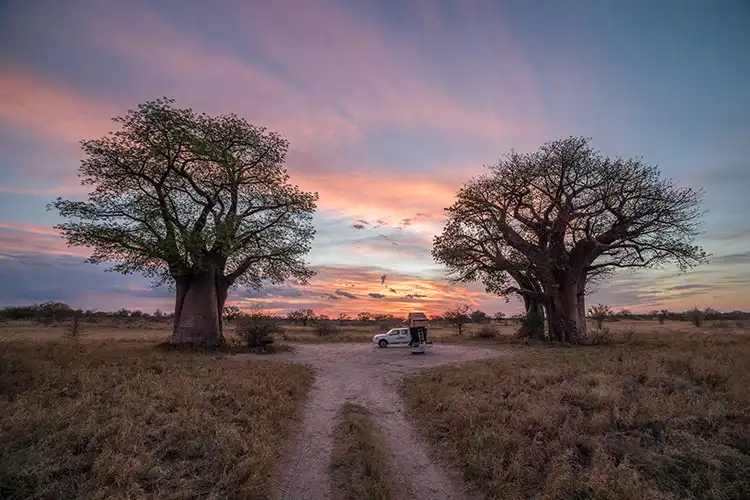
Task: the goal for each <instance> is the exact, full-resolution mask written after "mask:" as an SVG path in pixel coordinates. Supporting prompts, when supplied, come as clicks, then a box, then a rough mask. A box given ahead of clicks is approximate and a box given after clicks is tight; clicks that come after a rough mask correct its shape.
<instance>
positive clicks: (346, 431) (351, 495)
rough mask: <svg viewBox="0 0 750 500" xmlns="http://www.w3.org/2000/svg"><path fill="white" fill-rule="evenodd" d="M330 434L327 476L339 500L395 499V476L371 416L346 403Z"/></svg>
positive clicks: (363, 409) (360, 408) (354, 405)
mask: <svg viewBox="0 0 750 500" xmlns="http://www.w3.org/2000/svg"><path fill="white" fill-rule="evenodd" d="M338 418H339V422H338V424H337V425H336V429H335V431H334V439H335V442H334V450H333V454H332V456H331V477H332V481H333V486H334V491H335V492H336V493H335V494H336V498H338V499H340V500H390V499H392V498H396V490H397V486H396V485H395V483H394V479H393V478H394V477H395V474H394V473H393V468H392V467H393V466H392V464H391V462H390V461H389V459H388V456H387V453H386V451H385V449H384V448H383V446H382V440H381V439H379V438H378V431H377V427H376V425H375V423H374V422H373V416H372V414H371V413H370V412H369V411H368V410H367V409H366V408H365V407H363V406H360V405H358V404H354V403H351V402H347V403H345V404H344V406H343V407H342V409H341V411H340V413H339V416H338Z"/></svg>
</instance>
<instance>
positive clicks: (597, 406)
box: [0, 321, 750, 500]
mask: <svg viewBox="0 0 750 500" xmlns="http://www.w3.org/2000/svg"><path fill="white" fill-rule="evenodd" d="M514 329H515V325H514V324H512V323H510V324H508V325H499V326H498V336H497V337H496V339H495V340H494V342H499V343H503V344H513V345H515V347H514V348H513V352H514V357H513V358H512V359H511V360H508V359H504V360H503V361H493V362H476V363H470V364H468V365H462V366H460V367H459V366H454V367H451V366H448V367H441V368H437V369H432V370H430V371H427V372H424V373H422V374H419V375H415V376H413V377H410V379H409V384H408V386H406V387H405V388H404V389H403V396H404V398H405V400H406V402H407V405H408V407H409V411H411V412H413V413H414V414H418V415H419V417H420V419H421V420H422V421H425V422H427V423H428V425H425V426H424V427H422V429H423V430H424V431H425V432H426V437H427V438H428V440H430V441H432V442H433V444H434V446H435V449H436V451H437V452H438V453H439V454H441V455H442V456H444V457H445V458H446V459H447V460H449V461H452V462H453V463H454V464H455V465H456V466H457V467H458V468H459V469H460V470H461V472H462V473H463V476H464V478H465V479H466V480H467V481H468V482H469V483H471V484H472V485H474V486H475V487H476V488H477V489H478V490H480V491H482V492H484V493H485V494H487V495H488V496H489V497H490V498H493V497H494V498H544V499H569V498H602V499H612V500H619V499H623V500H624V499H630V498H649V499H657V500H658V499H683V498H685V499H693V498H695V499H698V498H700V499H704V498H705V499H715V500H727V499H740V498H750V328H748V327H747V326H746V325H742V324H737V323H727V322H717V323H707V324H706V325H704V326H703V327H701V328H696V327H694V326H692V325H690V324H688V323H684V322H676V321H675V322H671V321H668V322H667V323H665V324H663V325H660V324H658V323H657V322H655V321H654V322H650V321H620V322H616V323H609V324H607V329H608V330H609V331H608V332H607V333H604V334H599V333H596V334H594V335H593V336H592V337H593V339H594V342H595V343H597V344H598V345H590V346H582V347H565V346H559V345H555V344H547V343H533V342H520V341H517V340H514V339H513V338H512V332H513V330H514ZM480 330H481V327H478V326H477V325H469V326H468V328H467V331H466V333H465V335H464V336H462V337H458V336H456V335H455V333H454V331H453V330H452V329H450V328H448V327H433V328H432V336H433V339H434V340H435V341H436V342H476V341H477V340H476V339H477V338H478V337H479V335H478V334H479V333H480ZM68 331H69V328H68V326H67V325H58V326H41V325H39V324H36V323H32V322H29V323H22V322H13V323H6V324H4V325H0V414H2V416H3V418H2V420H0V498H2V499H22V498H23V499H27V498H28V499H58V498H91V499H94V498H97V499H98V498H102V499H104V498H115V497H116V498H166V499H172V498H174V499H176V498H197V497H200V498H227V499H231V498H267V497H268V494H269V482H270V479H269V475H270V474H271V473H272V471H273V468H274V464H276V463H277V461H278V459H279V456H278V454H279V450H280V447H279V446H278V445H279V444H280V443H282V442H283V440H284V437H285V435H287V434H288V433H289V432H290V431H291V429H292V428H294V427H295V425H296V421H297V418H298V412H299V410H300V401H301V400H302V398H303V397H304V395H305V394H306V392H307V390H308V388H309V387H310V384H311V381H312V373H311V372H310V370H309V369H307V368H305V367H303V366H300V365H294V364H284V363H281V362H276V361H261V360H260V358H259V359H258V360H257V361H255V358H254V357H251V358H250V360H251V361H247V360H245V361H237V360H233V359H231V357H230V356H228V355H227V354H201V353H188V352H174V351H168V350H164V349H158V348H157V345H158V344H159V343H160V342H163V341H164V340H166V339H168V337H169V333H170V332H169V326H168V325H166V324H164V325H156V326H153V327H151V326H149V325H139V324H133V325H131V326H130V327H123V326H117V325H109V326H107V325H95V324H83V326H82V329H81V333H80V336H79V338H78V339H77V340H71V339H67V338H66V333H68ZM228 331H229V335H230V337H231V327H230V328H229V329H228ZM381 331H385V329H384V328H383V327H380V326H375V325H373V326H369V327H365V326H353V325H345V326H344V329H343V332H340V333H334V334H332V335H329V336H325V337H320V336H318V335H316V332H315V327H314V326H307V327H301V326H288V327H286V329H285V333H284V335H283V336H280V337H279V340H280V341H281V343H282V344H284V343H285V342H288V343H289V344H288V345H293V342H336V341H358V342H369V341H370V338H371V336H372V335H373V334H374V333H378V332H381ZM284 339H285V340H284ZM484 341H485V342H492V341H487V340H486V339H485V340H484ZM369 419H370V416H369V414H368V413H367V412H366V410H364V409H362V408H360V407H357V406H355V405H348V406H347V407H346V408H345V410H344V412H343V413H342V414H341V420H340V421H339V426H338V428H337V431H336V432H337V434H336V438H337V447H336V451H335V455H334V457H333V461H334V462H333V463H334V469H333V470H334V472H333V474H334V480H335V481H339V484H340V485H341V487H340V488H339V490H338V491H339V493H340V494H341V495H343V498H355V497H356V498H388V495H393V496H397V493H396V492H395V490H394V489H393V488H394V486H393V485H388V484H387V475H386V476H383V475H379V472H378V471H384V470H385V468H386V467H387V465H385V464H387V463H388V462H387V459H386V458H385V455H384V452H383V450H382V449H381V448H379V445H378V443H377V441H376V440H374V439H373V438H372V433H373V428H372V422H371V421H370V420H369ZM337 478H338V479H337ZM335 481H334V482H335ZM373 495H374V496H373Z"/></svg>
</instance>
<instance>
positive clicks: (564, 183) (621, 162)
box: [433, 137, 708, 342]
mask: <svg viewBox="0 0 750 500" xmlns="http://www.w3.org/2000/svg"><path fill="white" fill-rule="evenodd" d="M701 197H702V192H701V191H696V190H694V189H691V188H687V187H682V186H679V185H678V184H676V183H675V182H673V181H671V180H668V179H664V178H662V176H661V173H660V171H659V169H658V168H657V167H655V166H652V165H648V164H646V163H645V162H644V161H643V160H642V159H640V158H635V159H622V158H619V157H618V158H608V157H604V156H602V155H600V154H599V153H598V152H597V151H595V150H593V149H592V148H591V147H590V146H589V139H586V138H578V137H570V138H567V139H562V140H557V141H553V142H549V143H546V144H544V145H543V146H542V147H541V148H540V149H539V150H538V151H536V152H533V153H525V154H521V153H517V152H515V151H512V152H511V153H510V154H508V155H506V156H504V157H503V158H502V159H501V160H500V161H499V162H498V163H497V164H496V165H492V166H490V167H489V172H488V173H486V174H483V175H480V176H478V177H476V178H474V179H471V180H470V181H469V182H467V183H466V184H465V185H464V186H463V187H462V188H461V189H460V190H459V192H458V196H457V200H456V202H455V203H454V204H453V205H452V206H451V207H449V208H447V209H446V213H447V215H448V222H447V224H446V227H445V230H444V232H443V234H442V235H440V236H438V237H437V238H436V240H435V250H433V255H434V256H435V257H436V259H437V260H439V261H443V262H447V263H448V264H449V268H452V269H451V270H452V271H453V272H456V273H459V277H461V275H460V273H461V272H464V276H465V277H466V279H470V278H472V277H481V276H482V274H481V273H482V272H483V273H485V275H486V276H487V280H488V281H489V283H490V284H491V285H492V287H494V288H502V289H503V290H504V291H505V292H506V293H507V292H508V291H515V292H516V293H520V294H522V295H523V294H527V295H529V296H534V297H539V296H540V294H541V297H543V301H544V309H545V312H546V319H547V325H548V331H549V335H550V337H551V338H554V339H558V340H563V341H569V342H578V341H581V340H583V339H585V337H586V327H585V325H586V321H585V312H586V308H585V295H586V285H587V284H588V283H590V282H591V277H593V276H597V275H598V276H600V277H601V276H606V275H608V274H609V273H611V272H613V271H614V270H615V269H621V268H648V267H654V266H660V265H664V264H668V263H672V264H676V265H677V266H678V267H679V268H680V270H682V271H684V270H687V269H689V268H691V267H693V266H695V265H698V264H700V263H702V262H706V261H707V260H708V256H707V254H706V253H705V252H704V251H703V250H702V249H701V248H700V247H699V246H697V245H695V244H694V243H693V242H694V238H695V236H696V235H697V234H698V231H699V228H700V222H701V211H700V202H701ZM467 249H474V250H472V251H473V256H472V257H471V258H464V257H462V256H461V254H462V252H467V251H469V250H467ZM477 255H480V256H482V257H483V259H484V260H483V261H482V263H483V264H484V265H485V267H483V268H482V267H478V266H477V262H476V261H477V259H476V258H475V257H476V256H477ZM456 256H458V257H456ZM446 257H451V258H452V259H453V260H452V261H451V260H450V259H448V258H446ZM477 269H480V270H477ZM514 272H523V273H525V276H527V277H530V278H531V283H532V284H534V285H535V286H536V287H538V288H534V289H532V290H528V289H526V287H524V286H522V285H520V284H519V282H518V281H516V283H517V284H519V286H518V287H509V286H506V285H507V282H508V279H509V278H512V279H514V280H516V277H515V276H513V273H514ZM493 273H494V274H493ZM501 285H502V287H501ZM492 287H491V288H492ZM514 288H517V289H515V290H514Z"/></svg>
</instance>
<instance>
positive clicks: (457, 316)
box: [443, 304, 472, 335]
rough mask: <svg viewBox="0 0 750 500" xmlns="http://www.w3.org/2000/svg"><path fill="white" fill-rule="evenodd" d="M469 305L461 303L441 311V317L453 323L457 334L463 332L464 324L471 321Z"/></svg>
mask: <svg viewBox="0 0 750 500" xmlns="http://www.w3.org/2000/svg"><path fill="white" fill-rule="evenodd" d="M471 312H472V311H471V306H470V305H469V304H461V305H459V306H456V307H455V308H454V309H449V310H447V311H445V312H444V313H443V319H444V320H445V321H447V322H448V323H450V324H451V325H453V328H455V329H456V332H457V333H458V334H459V335H463V333H464V325H465V324H466V323H468V322H469V321H471Z"/></svg>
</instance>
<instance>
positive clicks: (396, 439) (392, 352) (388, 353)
mask: <svg viewBox="0 0 750 500" xmlns="http://www.w3.org/2000/svg"><path fill="white" fill-rule="evenodd" d="M501 356H510V352H509V351H508V350H507V349H503V348H499V347H477V346H465V345H442V344H435V345H434V346H433V347H432V348H430V349H429V351H428V352H427V353H426V354H420V355H413V354H411V351H410V349H408V348H402V347H388V348H386V349H380V348H377V347H375V346H372V345H369V344H317V345H300V346H298V347H297V350H296V352H293V353H280V354H275V355H272V356H269V358H273V359H288V360H290V361H294V362H298V363H306V364H310V365H312V366H314V367H315V369H316V372H317V377H316V382H315V385H314V387H313V389H312V392H311V394H310V397H309V399H308V402H307V406H306V408H305V415H304V419H303V424H302V430H301V434H300V435H299V436H297V440H296V442H295V443H296V444H295V447H294V451H292V454H293V459H292V460H291V463H290V464H289V468H288V471H287V473H286V475H285V477H284V479H283V482H282V484H280V485H278V492H279V494H278V498H280V499H281V500H318V499H320V500H323V499H329V498H332V494H331V484H330V478H329V474H328V466H329V461H330V455H331V450H332V449H333V436H332V433H333V428H334V425H335V417H336V413H337V412H338V411H339V409H340V408H341V406H342V405H343V404H344V403H345V402H346V401H347V400H350V401H353V402H356V403H359V404H361V405H363V406H365V407H367V408H369V409H370V411H371V412H372V413H373V414H374V416H375V418H376V419H377V423H378V424H379V427H380V435H381V436H382V438H383V440H384V442H385V445H386V448H387V450H388V452H389V454H390V456H391V460H392V462H393V464H394V466H395V468H396V469H397V470H398V471H399V474H400V476H401V477H399V478H394V479H395V480H400V481H402V484H404V485H406V486H407V488H408V489H409V491H408V498H410V499H415V500H421V499H425V500H426V499H430V500H441V499H445V500H448V499H451V500H453V499H468V498H469V496H468V495H467V493H466V492H465V491H464V489H463V486H462V485H461V482H460V481H459V480H457V477H456V475H455V474H454V473H453V472H452V471H449V470H446V469H445V467H443V466H442V465H441V464H439V463H438V462H437V461H436V460H434V459H433V457H432V456H431V454H430V453H429V452H428V451H427V449H426V447H425V444H424V443H423V442H422V440H421V439H420V437H419V435H418V433H417V432H416V429H415V427H414V425H412V424H411V423H409V422H407V420H406V418H405V414H404V410H403V406H402V403H401V401H400V398H399V397H398V394H397V392H396V391H397V388H398V386H399V385H400V383H401V381H402V380H403V378H404V377H405V376H408V375H410V374H413V373H416V372H417V371H418V370H420V369H423V368H427V367H430V366H436V365H440V364H445V363H455V362H463V361H470V360H476V359H486V358H493V357H501ZM417 425H418V424H417Z"/></svg>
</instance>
